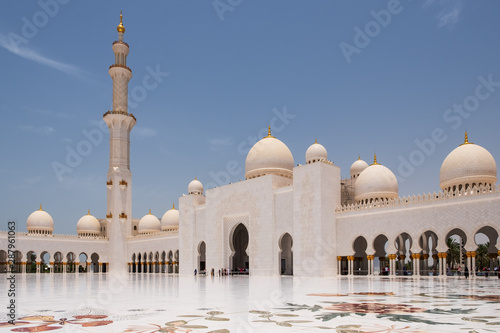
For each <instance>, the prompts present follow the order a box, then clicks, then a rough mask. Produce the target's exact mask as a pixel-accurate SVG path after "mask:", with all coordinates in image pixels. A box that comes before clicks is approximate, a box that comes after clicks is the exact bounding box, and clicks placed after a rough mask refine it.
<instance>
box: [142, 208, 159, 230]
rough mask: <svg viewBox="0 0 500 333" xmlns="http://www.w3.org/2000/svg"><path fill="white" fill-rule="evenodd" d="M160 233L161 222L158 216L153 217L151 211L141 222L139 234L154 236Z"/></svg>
mask: <svg viewBox="0 0 500 333" xmlns="http://www.w3.org/2000/svg"><path fill="white" fill-rule="evenodd" d="M158 231H160V220H158V218H157V217H156V216H154V215H152V214H151V210H150V211H149V214H147V215H144V216H143V218H142V219H141V220H140V221H139V233H140V234H152V233H155V232H158Z"/></svg>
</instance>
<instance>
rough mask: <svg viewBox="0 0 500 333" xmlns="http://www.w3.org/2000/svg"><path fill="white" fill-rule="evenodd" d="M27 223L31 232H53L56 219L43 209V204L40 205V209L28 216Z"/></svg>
mask: <svg viewBox="0 0 500 333" xmlns="http://www.w3.org/2000/svg"><path fill="white" fill-rule="evenodd" d="M26 224H27V227H28V232H29V233H44V234H52V232H53V231H54V220H53V219H52V216H50V214H49V213H47V212H46V211H44V210H43V209H42V205H40V209H39V210H36V211H34V212H33V213H31V215H30V216H28V220H27V221H26Z"/></svg>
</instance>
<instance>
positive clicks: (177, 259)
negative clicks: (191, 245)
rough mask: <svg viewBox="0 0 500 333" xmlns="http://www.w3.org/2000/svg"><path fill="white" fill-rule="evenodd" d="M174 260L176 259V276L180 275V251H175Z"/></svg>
mask: <svg viewBox="0 0 500 333" xmlns="http://www.w3.org/2000/svg"><path fill="white" fill-rule="evenodd" d="M174 259H175V265H174V272H175V274H178V273H179V250H177V251H175V254H174Z"/></svg>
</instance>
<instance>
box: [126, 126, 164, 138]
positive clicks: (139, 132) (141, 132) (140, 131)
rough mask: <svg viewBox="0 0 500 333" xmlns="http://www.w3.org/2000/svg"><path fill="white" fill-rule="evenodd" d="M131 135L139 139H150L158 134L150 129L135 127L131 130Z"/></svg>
mask: <svg viewBox="0 0 500 333" xmlns="http://www.w3.org/2000/svg"><path fill="white" fill-rule="evenodd" d="M132 134H133V135H136V136H138V137H141V138H152V137H155V136H157V135H158V132H156V130H155V129H153V128H150V127H140V126H135V127H134V129H132Z"/></svg>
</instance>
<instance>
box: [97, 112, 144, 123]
mask: <svg viewBox="0 0 500 333" xmlns="http://www.w3.org/2000/svg"><path fill="white" fill-rule="evenodd" d="M108 114H121V115H122V116H128V117H132V118H133V119H134V120H135V121H137V119H136V118H135V116H134V115H133V114H132V113H128V112H125V111H108V112H106V113H105V114H103V115H102V117H103V118H104V117H106V116H107V115H108Z"/></svg>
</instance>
